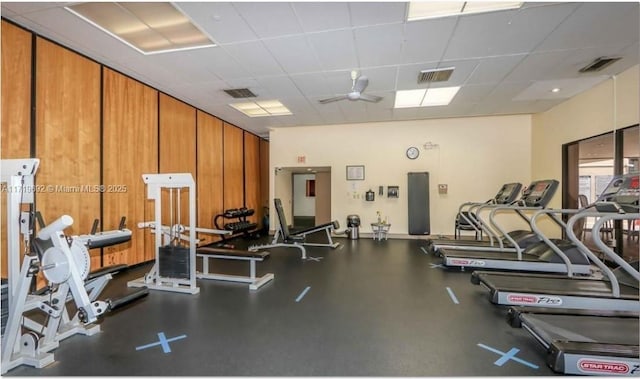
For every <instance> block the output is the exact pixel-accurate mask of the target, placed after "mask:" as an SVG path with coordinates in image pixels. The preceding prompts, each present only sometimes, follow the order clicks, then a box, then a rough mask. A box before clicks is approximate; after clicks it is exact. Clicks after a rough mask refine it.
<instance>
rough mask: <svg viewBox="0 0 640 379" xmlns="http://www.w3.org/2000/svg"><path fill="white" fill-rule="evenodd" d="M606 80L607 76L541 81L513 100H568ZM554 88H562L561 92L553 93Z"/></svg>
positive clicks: (532, 84) (534, 83)
mask: <svg viewBox="0 0 640 379" xmlns="http://www.w3.org/2000/svg"><path fill="white" fill-rule="evenodd" d="M606 79H607V77H606V76H592V77H582V78H572V79H554V80H540V81H536V82H533V83H531V85H530V86H529V87H527V88H525V89H524V90H523V91H522V92H520V93H519V94H518V95H516V96H515V97H514V98H513V100H514V101H521V100H557V99H568V98H570V97H573V96H575V95H577V94H579V93H581V92H584V91H586V90H588V89H590V88H592V87H593V86H595V85H596V84H598V83H600V82H602V81H604V80H606ZM553 88H560V91H559V92H551V90H552V89H553Z"/></svg>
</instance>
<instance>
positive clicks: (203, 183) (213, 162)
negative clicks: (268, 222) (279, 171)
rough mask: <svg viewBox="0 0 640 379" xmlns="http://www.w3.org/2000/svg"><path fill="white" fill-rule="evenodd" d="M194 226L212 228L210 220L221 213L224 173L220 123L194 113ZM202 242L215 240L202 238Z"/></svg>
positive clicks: (206, 236) (205, 235)
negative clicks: (195, 127)
mask: <svg viewBox="0 0 640 379" xmlns="http://www.w3.org/2000/svg"><path fill="white" fill-rule="evenodd" d="M197 117H198V131H197V134H198V137H197V141H198V159H197V161H198V183H197V185H198V226H200V227H203V228H215V225H214V224H213V218H214V217H215V216H216V215H217V214H220V213H222V212H223V211H224V203H223V192H222V173H223V170H224V155H223V137H222V121H221V120H220V119H217V118H215V117H213V116H211V115H209V114H206V113H204V112H202V111H198V114H197ZM199 238H201V239H203V240H206V241H214V240H218V239H219V238H216V237H215V236H211V235H207V234H202V235H199Z"/></svg>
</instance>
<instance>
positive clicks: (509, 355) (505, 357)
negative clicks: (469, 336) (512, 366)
mask: <svg viewBox="0 0 640 379" xmlns="http://www.w3.org/2000/svg"><path fill="white" fill-rule="evenodd" d="M478 346H480V347H481V348H483V349H486V350H489V351H491V352H493V353H496V354H498V355H501V357H500V358H498V360H497V361H495V362H493V364H494V365H496V366H502V365H504V364H505V363H507V362H508V361H509V360H513V361H516V362H518V363H520V364H523V365H525V366H528V367H531V368H533V369H536V370H537V369H538V365H535V364H533V363H531V362H527V361H525V360H524V359H520V358H518V357H516V354H518V352H519V351H520V349H518V348H515V347H514V348H511V350H509V351H508V352H506V353H503V352H502V351H500V350H498V349H494V348H492V347H489V346H487V345H485V344H481V343H479V344H478Z"/></svg>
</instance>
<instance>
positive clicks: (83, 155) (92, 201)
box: [36, 38, 100, 267]
mask: <svg viewBox="0 0 640 379" xmlns="http://www.w3.org/2000/svg"><path fill="white" fill-rule="evenodd" d="M36 52H37V56H36V78H37V81H36V157H38V158H40V170H39V171H38V173H37V175H36V182H37V183H38V185H44V186H51V187H49V189H48V190H45V191H42V192H40V193H38V194H37V197H36V206H37V209H38V210H39V211H40V212H41V213H42V216H43V217H44V219H45V222H47V223H50V222H52V221H54V220H56V219H57V218H59V217H60V216H62V215H65V214H67V215H70V216H71V217H73V220H74V223H73V225H72V226H71V227H69V228H67V229H66V230H65V233H68V234H84V233H88V232H89V231H90V230H91V225H92V223H93V220H94V219H96V218H100V192H99V191H94V190H91V189H92V188H95V187H93V186H98V185H100V65H99V64H97V63H95V62H92V61H90V60H88V59H86V58H84V57H82V56H80V55H78V54H76V53H73V52H71V51H70V50H67V49H65V48H62V47H60V46H58V45H56V44H53V43H51V42H49V41H46V40H44V39H42V38H38V39H37V47H36ZM86 186H89V187H86ZM91 253H92V254H91V255H92V258H91V259H92V266H93V267H96V266H97V265H99V262H100V259H99V258H100V252H99V251H96V250H93V251H92V252H91ZM96 257H97V264H96Z"/></svg>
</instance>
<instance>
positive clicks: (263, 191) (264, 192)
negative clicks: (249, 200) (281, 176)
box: [260, 139, 271, 226]
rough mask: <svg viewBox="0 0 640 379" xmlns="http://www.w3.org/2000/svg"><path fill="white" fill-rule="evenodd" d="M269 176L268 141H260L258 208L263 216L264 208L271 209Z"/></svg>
mask: <svg viewBox="0 0 640 379" xmlns="http://www.w3.org/2000/svg"><path fill="white" fill-rule="evenodd" d="M269 174H270V172H269V141H266V140H263V139H260V208H261V209H262V211H263V214H264V207H267V208H271V204H269ZM263 226H264V225H263Z"/></svg>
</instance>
